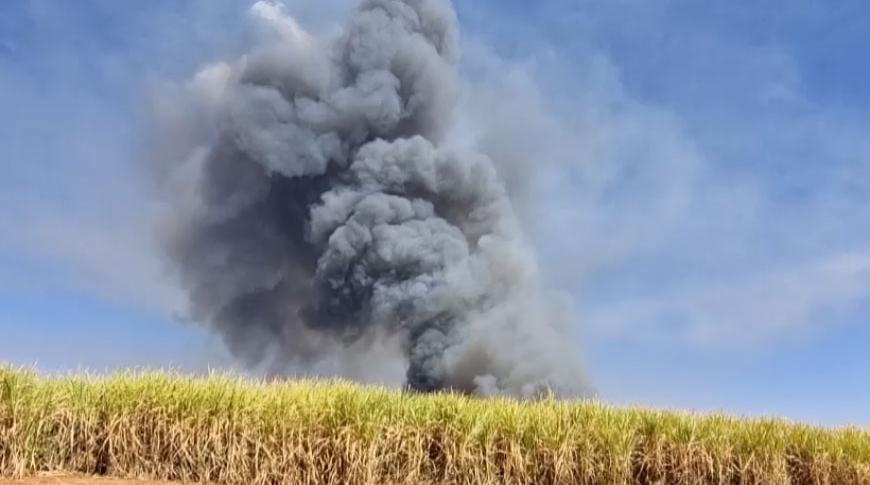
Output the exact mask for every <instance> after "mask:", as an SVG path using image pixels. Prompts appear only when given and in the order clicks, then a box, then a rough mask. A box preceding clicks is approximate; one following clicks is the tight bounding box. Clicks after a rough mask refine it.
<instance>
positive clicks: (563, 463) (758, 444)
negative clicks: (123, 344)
mask: <svg viewBox="0 0 870 485" xmlns="http://www.w3.org/2000/svg"><path fill="white" fill-rule="evenodd" d="M46 471H53V472H69V473H83V474H88V475H107V476H114V477H140V478H150V479H154V480H167V481H182V482H200V483H201V482H212V483H217V484H245V485H249V484H252V485H254V484H255V485H259V484H285V483H286V484H290V483H306V484H321V483H335V484H338V483H341V484H345V483H347V484H375V483H408V484H410V483H414V484H417V483H451V484H454V483H455V484H490V483H541V484H547V483H577V484H596V485H597V484H601V485H604V484H608V485H609V484H626V485H632V484H673V485H683V484H685V485H689V484H691V485H700V484H729V485H731V484H773V485H776V484H782V485H803V484H813V485H816V484H831V485H841V484H856V485H870V430H866V429H864V430H862V429H858V428H846V429H838V430H833V429H823V428H814V427H809V426H804V425H800V424H793V423H789V422H786V421H783V420H775V419H752V420H744V419H737V418H731V417H727V416H722V415H707V416H696V415H689V414H682V413H675V412H661V411H651V410H643V409H619V408H613V407H609V406H606V405H604V404H600V403H596V402H567V401H559V400H555V399H545V400H542V401H537V402H518V401H514V400H509V399H477V398H471V397H466V396H461V395H453V394H432V395H422V394H408V393H401V392H398V391H392V390H388V389H383V388H364V387H360V386H357V385H353V384H350V383H347V382H340V381H273V382H261V381H252V380H245V379H243V378H239V377H232V376H225V375H212V376H209V377H204V378H195V377H190V376H184V375H177V374H170V373H162V372H154V373H120V374H115V375H111V376H105V377H95V376H71V377H49V376H40V375H38V374H36V373H34V372H31V371H26V370H17V369H12V368H9V367H0V476H4V477H24V476H28V475H32V474H35V473H39V472H46Z"/></svg>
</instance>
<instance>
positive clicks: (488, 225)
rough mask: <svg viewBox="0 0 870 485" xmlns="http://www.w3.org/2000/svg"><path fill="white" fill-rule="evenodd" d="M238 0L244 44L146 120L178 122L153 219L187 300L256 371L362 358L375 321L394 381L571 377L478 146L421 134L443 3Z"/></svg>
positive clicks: (528, 257) (446, 70)
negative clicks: (307, 20)
mask: <svg viewBox="0 0 870 485" xmlns="http://www.w3.org/2000/svg"><path fill="white" fill-rule="evenodd" d="M251 12H252V15H253V16H254V18H255V20H257V21H258V22H259V23H260V25H261V26H263V27H264V31H265V32H266V33H267V34H268V38H267V39H266V40H264V41H263V43H262V44H263V45H261V46H259V47H258V48H256V49H254V50H253V51H251V52H250V53H248V54H247V55H245V56H243V57H242V58H241V59H238V60H236V61H234V62H232V63H226V64H219V65H215V66H211V67H209V68H207V69H205V70H203V71H202V72H200V74H199V75H198V76H197V77H196V78H195V79H194V80H193V81H191V83H190V84H189V85H188V86H187V89H188V91H186V97H187V100H188V101H189V100H190V99H193V100H194V101H193V102H192V103H193V104H195V105H196V106H195V107H194V106H189V105H188V106H186V107H185V108H184V109H186V110H189V111H190V112H191V113H194V112H195V114H191V113H187V114H186V115H184V116H176V117H175V119H172V120H168V119H167V120H164V121H163V123H164V126H163V131H164V132H165V133H166V140H165V142H166V143H167V144H170V145H171V144H173V143H175V144H178V143H179V140H180V139H190V140H195V141H194V142H193V143H188V145H186V146H185V147H184V149H185V150H186V153H185V156H184V158H185V160H186V161H185V163H183V164H179V165H178V166H175V167H172V168H171V180H172V181H173V182H172V183H171V184H170V185H169V187H171V189H170V192H171V194H170V195H171V196H172V197H171V200H172V204H171V206H172V208H171V213H170V215H169V218H168V220H167V225H166V227H165V229H166V233H165V237H166V247H167V249H168V252H169V255H170V256H171V259H172V261H173V262H174V263H175V264H176V266H177V269H178V271H179V274H180V277H181V280H182V282H183V284H184V287H185V288H186V290H187V291H188V294H189V298H190V303H191V311H192V312H193V316H194V318H196V319H197V320H200V321H204V322H208V323H209V324H210V325H212V326H213V327H214V328H215V329H217V330H218V331H219V332H220V333H221V334H222V335H223V336H224V337H225V340H226V342H227V345H228V346H229V348H230V350H231V351H232V352H234V353H235V354H236V355H237V356H239V357H240V358H242V359H244V360H245V361H247V362H248V363H250V364H252V365H267V366H269V367H270V368H271V369H273V370H274V371H276V372H281V371H285V370H289V369H299V368H300V367H301V368H304V367H305V366H306V365H315V364H316V363H318V362H320V361H323V360H328V359H332V358H336V356H338V358H345V357H346V356H347V355H348V354H353V355H354V356H355V357H354V359H355V360H354V361H355V362H358V363H359V364H358V365H361V366H365V365H367V362H370V361H371V362H374V361H376V360H378V359H380V358H381V357H382V356H380V355H379V354H380V353H383V352H387V350H385V349H387V348H388V347H389V346H388V345H387V344H385V343H384V342H389V341H394V342H397V348H398V350H399V354H400V356H401V359H402V361H403V364H404V365H405V366H406V368H407V373H406V380H407V385H408V386H410V387H411V388H413V389H417V390H435V389H444V388H450V389H458V390H462V391H465V392H474V393H479V394H486V395H489V394H510V395H515V396H534V395H537V394H538V393H540V392H541V391H543V390H545V389H552V390H554V391H555V392H557V393H559V394H562V395H580V394H584V393H585V392H586V387H585V380H584V378H583V374H582V372H581V368H580V366H579V365H578V364H577V360H576V358H575V357H574V354H575V352H573V351H572V350H571V348H570V344H569V343H566V342H565V340H566V335H564V334H563V331H564V330H565V329H566V325H565V324H566V322H567V320H566V319H565V318H564V315H561V314H560V312H558V311H556V310H553V308H557V309H558V306H557V305H556V306H554V305H553V304H552V302H548V301H545V300H544V299H543V298H542V294H541V291H540V290H539V288H538V286H537V276H536V267H535V261H534V256H533V254H532V252H531V251H530V249H529V248H528V247H527V246H526V244H525V243H524V241H523V238H522V235H521V234H520V231H519V228H518V225H517V221H516V219H515V217H514V214H513V210H512V208H511V202H510V200H509V199H508V196H507V193H506V191H505V188H504V186H503V184H502V183H501V182H500V180H499V178H498V176H497V174H496V170H495V168H494V166H493V164H492V162H491V161H490V160H489V159H488V158H486V157H485V156H483V155H480V154H475V153H459V152H455V151H449V150H446V149H443V148H441V147H440V146H439V143H440V142H441V141H442V138H443V137H444V135H445V133H446V131H447V129H448V127H449V121H450V118H451V111H452V108H453V104H454V102H455V93H456V85H457V78H456V72H455V64H456V61H457V56H458V52H457V28H456V19H455V15H454V13H453V11H452V9H451V8H450V5H449V4H447V3H445V2H443V1H440V0H367V1H365V2H364V3H363V4H362V6H361V7H360V8H359V10H358V11H357V13H356V14H355V16H354V17H353V18H352V20H351V21H350V23H349V25H348V26H347V28H346V29H345V31H344V32H343V33H341V34H340V35H337V36H333V37H328V38H323V37H316V36H312V35H310V34H308V33H306V32H305V31H303V30H302V29H301V28H300V27H299V26H298V25H297V24H296V23H295V21H294V20H293V19H292V18H290V17H288V16H286V14H285V13H284V11H283V9H282V8H281V7H280V5H278V4H274V3H267V2H259V3H257V4H255V5H254V6H253V8H252V11H251ZM167 118H170V117H167ZM360 372H361V373H363V374H364V373H365V370H364V369H363V370H361V371H360Z"/></svg>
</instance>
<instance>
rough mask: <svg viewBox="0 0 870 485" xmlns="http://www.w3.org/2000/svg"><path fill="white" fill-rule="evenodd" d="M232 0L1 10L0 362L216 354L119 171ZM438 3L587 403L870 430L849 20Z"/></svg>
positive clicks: (770, 9) (85, 362)
mask: <svg viewBox="0 0 870 485" xmlns="http://www.w3.org/2000/svg"><path fill="white" fill-rule="evenodd" d="M285 3H286V4H287V6H288V11H289V12H290V13H291V14H292V15H294V16H295V17H297V18H298V19H299V20H300V22H301V23H302V24H303V25H304V26H305V27H306V28H309V29H311V30H315V31H317V30H330V29H334V28H336V26H337V25H340V23H341V19H342V17H343V16H344V15H346V14H347V12H348V11H349V9H350V8H351V7H352V3H351V2H349V1H345V0H328V1H318V2H313V1H302V0H288V1H286V2H285ZM249 5H250V2H247V1H242V0H237V1H236V0H215V1H206V0H189V1H174V0H172V1H170V0H156V1H148V2H145V1H141V2H115V1H111V0H91V1H82V2H68V1H63V0H22V1H18V2H2V3H0V107H2V108H3V109H2V110H0V114H2V115H0V147H3V156H2V158H0V336H2V337H0V360H5V361H12V362H16V363H34V362H35V363H37V364H38V365H39V366H40V367H42V368H46V369H52V370H57V369H75V368H82V367H84V368H92V369H105V368H114V367H125V366H169V365H171V366H176V367H181V368H184V369H190V370H199V369H203V368H205V367H207V366H208V365H214V366H229V365H231V361H230V360H229V359H228V357H227V356H226V355H225V354H224V352H223V351H222V349H221V346H220V343H219V342H218V341H217V339H215V338H214V337H211V336H209V335H207V334H205V333H204V332H203V331H201V330H200V329H199V328H198V327H196V326H195V325H191V324H181V323H177V322H175V321H174V319H173V315H174V314H175V313H174V309H177V308H178V306H179V305H180V297H179V295H178V291H177V290H176V289H175V288H174V286H173V284H172V281H171V279H170V278H169V277H168V276H167V274H166V271H165V268H164V267H163V266H162V263H161V260H160V258H159V257H158V256H157V255H156V254H155V251H154V248H153V244H152V235H151V232H150V224H149V219H148V217H149V212H148V208H149V207H150V206H151V204H152V203H153V201H151V200H150V199H149V196H148V194H149V190H148V185H147V184H148V182H147V177H146V176H145V174H144V173H143V171H142V169H141V166H142V164H141V163H138V162H139V161H140V159H141V157H142V155H141V154H142V153H143V152H145V151H147V150H146V149H147V141H146V140H144V139H143V136H142V133H143V132H144V130H145V125H146V124H147V118H146V117H145V116H144V112H145V111H146V110H145V108H146V107H147V100H148V97H147V94H148V92H149V90H152V89H154V87H155V86H158V85H160V83H162V82H166V81H167V80H173V81H178V80H183V79H185V78H187V77H189V76H191V75H192V74H193V73H195V72H196V70H197V69H198V68H200V67H202V65H204V64H205V63H208V62H213V61H216V60H220V59H224V58H227V57H231V56H233V55H234V54H236V53H238V52H241V51H242V50H243V49H244V46H245V45H246V42H247V41H248V36H249V35H250V34H249V32H250V29H249V25H247V24H246V18H247V17H246V15H245V12H246V10H247V8H248V7H249ZM455 5H456V7H457V10H458V13H459V18H460V23H461V25H462V29H463V36H464V37H463V52H464V54H463V61H462V66H461V67H462V84H463V94H462V96H463V103H462V104H461V107H460V109H459V113H458V121H459V123H458V125H457V129H456V133H455V134H454V135H455V138H456V140H457V143H472V144H475V145H477V146H479V148H481V149H482V150H484V151H486V152H488V153H490V154H491V155H492V156H493V157H494V158H497V159H499V160H502V162H500V163H502V166H503V167H504V168H506V170H505V176H506V178H507V180H508V183H509V186H510V187H511V190H512V191H513V192H514V195H515V199H516V201H517V205H518V210H519V212H520V214H521V216H522V217H523V219H524V221H525V223H526V224H527V226H528V230H529V234H530V235H531V237H532V238H533V239H534V241H535V243H536V245H537V247H538V250H539V253H540V256H541V261H542V267H543V269H544V274H545V275H546V277H547V281H548V283H549V284H550V285H551V286H552V287H553V288H556V289H559V290H561V291H565V292H566V293H567V294H568V295H570V297H571V298H572V300H573V301H574V302H575V304H576V308H577V312H578V333H579V334H580V337H579V338H578V342H577V346H578V352H583V353H584V354H585V356H586V361H587V364H588V366H589V369H590V374H591V375H592V377H593V379H594V381H595V384H596V385H597V387H598V388H599V390H600V392H601V394H602V397H603V398H604V399H606V400H609V401H613V402H617V403H623V404H638V405H653V406H667V407H678V408H686V409H698V410H725V411H728V412H732V413H739V414H751V415H759V414H775V415H782V416H787V417H790V418H795V419H802V420H807V421H812V422H819V423H825V424H844V423H858V424H863V425H870V386H868V385H867V383H868V382H870V358H868V357H867V354H868V351H870V325H868V323H867V321H866V318H865V315H867V314H868V313H867V312H868V310H870V136H868V133H870V91H867V89H866V86H867V85H868V81H870V79H868V78H870V65H868V64H867V63H866V61H865V59H864V58H865V54H866V50H867V47H868V46H870V6H867V5H866V3H864V2H859V1H843V2H836V3H831V2H789V3H787V4H784V3H783V2H773V1H762V2H750V1H737V2H720V3H717V4H716V5H713V6H711V5H710V4H706V3H705V4H703V5H702V3H700V2H690V1H677V0H669V1H661V2H649V1H641V0H619V1H603V0H598V1H591V0H583V1H567V0H564V1H562V0H542V1H538V2H528V1H525V0H508V1H504V0H501V1H494V0H493V1H481V0H457V1H456V2H455ZM492 140H498V141H499V142H498V143H496V142H493V141H492ZM505 140H507V143H505V142H504V141H505ZM513 159H525V160H531V161H532V162H533V163H531V164H528V163H526V164H523V165H522V170H520V168H521V167H520V166H516V167H513V166H511V160H513ZM513 169H516V170H513Z"/></svg>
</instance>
